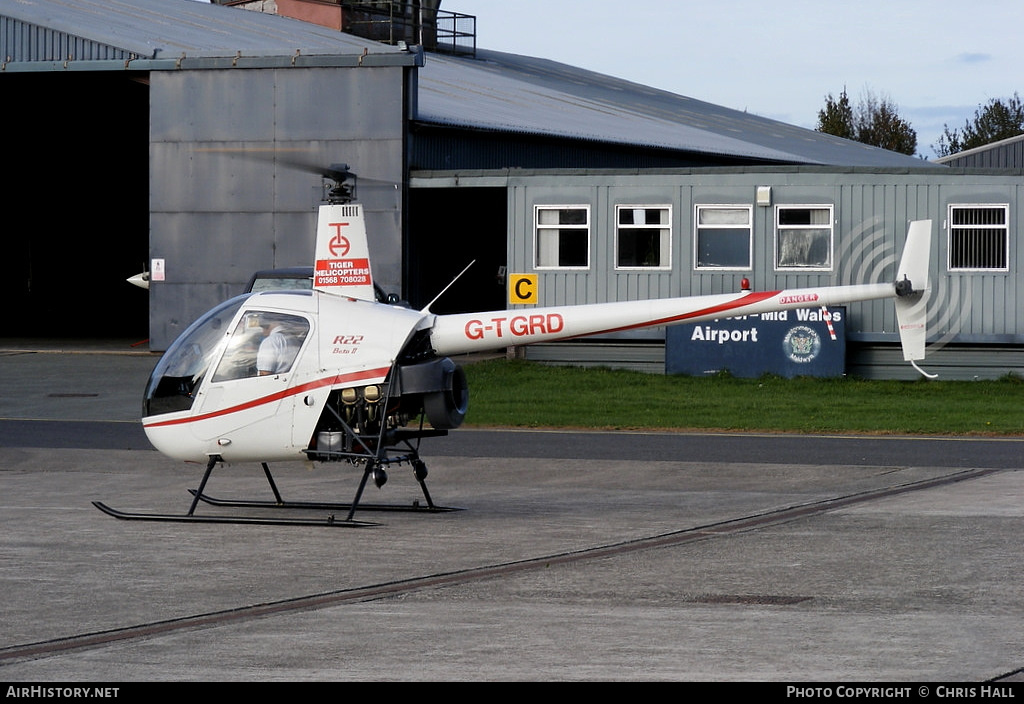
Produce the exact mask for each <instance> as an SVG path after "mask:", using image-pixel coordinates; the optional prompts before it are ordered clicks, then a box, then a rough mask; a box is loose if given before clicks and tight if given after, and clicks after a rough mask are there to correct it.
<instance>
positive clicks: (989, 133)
mask: <svg viewBox="0 0 1024 704" xmlns="http://www.w3.org/2000/svg"><path fill="white" fill-rule="evenodd" d="M1019 134H1024V103H1022V102H1021V99H1020V96H1018V95H1017V94H1016V93H1014V94H1013V97H1012V98H1009V99H1007V100H1005V101H1003V100H1001V99H999V98H993V99H992V100H989V101H988V103H987V104H986V105H979V106H978V109H977V110H975V111H974V122H973V123H971V122H969V121H965V122H964V127H963V130H951V129H949V126H948V125H943V134H942V136H941V137H939V143H938V144H935V145H932V149H934V150H935V153H936V154H938V155H939V156H940V157H941V156H949V155H950V154H956V153H957V152H962V151H965V150H967V149H974V148H975V147H983V146H985V145H986V144H992V143H993V142H998V141H999V140H1001V139H1008V138H1010V137H1016V136H1017V135H1019Z"/></svg>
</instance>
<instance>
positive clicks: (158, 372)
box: [142, 294, 250, 416]
mask: <svg viewBox="0 0 1024 704" xmlns="http://www.w3.org/2000/svg"><path fill="white" fill-rule="evenodd" d="M249 295H250V294H246V295H244V296H238V297H237V298H232V299H231V300H229V301H226V302H224V303H222V304H221V305H219V306H217V307H216V308H214V309H213V310H211V311H210V312H209V313H207V314H206V315H204V316H203V317H202V318H200V319H199V320H197V321H196V322H194V323H192V325H190V326H189V327H188V329H187V330H185V332H183V333H182V334H181V336H180V337H179V338H178V339H177V340H175V341H174V343H173V344H172V345H171V346H170V347H169V348H168V349H167V351H166V352H164V356H163V357H161V358H160V361H159V362H158V363H157V365H156V368H155V369H153V373H152V374H151V375H150V377H149V384H148V385H147V386H146V397H145V400H144V401H143V409H142V412H143V415H144V416H154V415H159V414H161V413H173V412H175V411H184V410H187V409H189V408H191V407H192V402H193V401H194V400H195V394H194V392H195V390H196V388H198V386H199V383H200V382H201V381H202V379H203V375H205V374H206V372H207V370H208V369H209V367H210V364H211V363H212V362H213V360H214V359H215V358H216V357H217V354H218V353H219V351H220V346H221V345H222V344H223V343H224V341H225V340H226V339H227V334H228V333H229V332H230V331H231V327H230V326H231V320H232V319H233V318H234V317H235V314H237V313H238V309H239V308H241V307H242V304H243V303H245V301H246V299H247V298H249Z"/></svg>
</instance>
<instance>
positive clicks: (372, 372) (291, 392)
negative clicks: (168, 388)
mask: <svg viewBox="0 0 1024 704" xmlns="http://www.w3.org/2000/svg"><path fill="white" fill-rule="evenodd" d="M390 369H391V368H390V367H381V368H380V369H368V370H366V371H362V372H351V373H349V374H338V375H337V376H331V377H327V378H325V379H318V380H317V381H311V382H309V383H307V384H302V385H300V386H296V387H294V388H291V389H285V390H284V391H278V392H277V393H275V394H270V395H269V396H262V397H260V398H257V399H253V400H252V401H246V402H245V403H240V404H238V405H237V406H230V407H228V408H222V409H221V410H219V411H213V412H211V413H204V414H202V415H198V416H189V417H187V418H175V419H174V420H163V421H157V422H155V423H144V424H143V427H146V428H160V427H163V426H167V425H181V424H183V423H195V422H198V421H203V420H209V419H211V418H219V417H221V416H226V415H230V414H232V413H239V412H241V411H247V410H249V409H250V408H256V407H257V406H262V405H264V404H267V403H274V402H275V401H280V400H281V399H283V398H288V397H289V396H295V395H296V394H301V393H304V392H306V391H312V390H314V389H320V388H323V387H325V386H334V385H336V384H347V383H351V382H355V381H366V380H368V379H376V378H378V377H382V376H387V373H388V372H389V371H390Z"/></svg>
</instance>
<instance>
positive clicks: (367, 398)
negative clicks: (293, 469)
mask: <svg viewBox="0 0 1024 704" xmlns="http://www.w3.org/2000/svg"><path fill="white" fill-rule="evenodd" d="M468 405H469V387H468V385H467V383H466V374H465V372H464V371H463V370H462V368H461V367H460V366H458V365H457V364H455V362H453V361H452V360H450V359H448V358H447V357H443V358H439V359H433V360H430V361H428V362H420V363H417V364H407V365H399V366H396V367H395V370H394V372H393V373H392V375H390V376H389V378H388V379H387V380H386V381H384V382H383V383H380V384H369V385H366V386H357V387H346V388H342V389H337V390H335V391H333V392H332V393H331V396H330V398H329V399H328V401H327V405H326V407H325V409H324V412H323V415H322V416H321V419H320V423H318V425H317V432H316V434H315V443H314V444H315V447H314V448H312V451H311V452H310V453H309V454H310V457H311V458H312V459H316V460H320V461H330V460H338V459H352V458H353V457H352V456H353V455H359V454H362V453H364V452H366V451H368V450H372V449H373V448H374V447H376V445H377V443H378V441H383V442H384V443H385V444H389V445H390V444H393V443H394V441H395V439H396V436H397V433H398V431H399V430H400V429H401V428H403V427H405V426H406V425H408V424H409V423H411V422H412V421H414V420H415V419H417V418H418V417H420V416H421V415H422V416H423V417H424V418H425V420H426V421H427V422H428V423H430V426H431V427H432V428H433V429H434V430H436V431H448V430H453V429H455V428H458V427H459V426H460V425H461V424H462V421H463V420H464V419H465V417H466V410H467V407H468Z"/></svg>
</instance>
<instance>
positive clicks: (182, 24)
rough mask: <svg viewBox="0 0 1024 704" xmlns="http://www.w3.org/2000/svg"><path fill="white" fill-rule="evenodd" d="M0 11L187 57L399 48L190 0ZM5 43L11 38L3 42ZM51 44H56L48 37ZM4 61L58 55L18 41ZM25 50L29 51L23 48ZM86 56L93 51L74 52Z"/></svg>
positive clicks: (146, 51) (152, 52)
mask: <svg viewBox="0 0 1024 704" xmlns="http://www.w3.org/2000/svg"><path fill="white" fill-rule="evenodd" d="M0 16H4V17H8V18H11V19H13V20H17V21H18V22H21V23H25V24H29V25H35V26H36V27H38V28H45V29H46V30H51V31H56V32H61V33H64V34H67V35H69V36H72V37H80V38H85V39H87V40H89V41H91V42H94V43H96V44H101V45H105V46H107V47H113V48H116V49H119V50H121V51H123V52H126V53H129V54H136V55H137V56H140V57H143V58H150V59H161V58H178V57H180V56H181V55H182V54H185V55H186V56H189V57H235V56H237V55H238V54H239V52H241V53H242V54H243V55H245V56H292V55H294V54H295V53H296V51H299V52H301V53H302V54H303V55H310V54H313V55H316V54H329V55H356V56H358V55H361V54H362V53H363V51H364V50H366V51H369V52H371V53H374V54H401V53H402V52H401V51H400V50H399V49H397V48H396V47H392V46H388V45H386V44H381V43H379V42H375V41H372V40H369V39H361V38H359V37H354V36H352V35H350V34H342V33H341V32H338V31H334V30H331V29H328V28H326V27H320V26H318V25H314V24H310V23H308V22H300V21H298V20H292V19H288V18H286V17H279V16H277V15H270V14H264V13H260V12H252V11H247V10H240V9H237V8H231V7H225V6H223V5H213V4H208V3H204V2H195V1H194V0H0ZM8 44H13V43H12V42H8ZM51 44H54V43H52V42H51ZM18 46H20V47H21V48H20V50H19V51H20V52H22V54H23V55H21V56H17V55H12V54H11V48H10V47H5V51H6V52H7V56H5V57H0V58H4V59H6V60H7V61H58V60H59V61H63V60H65V59H66V58H67V57H66V56H62V55H59V54H55V55H53V56H46V55H44V54H41V53H40V51H39V50H40V49H42V50H43V51H46V45H45V44H41V43H40V42H36V43H35V46H29V44H27V43H21V42H19V43H18ZM26 52H31V53H26ZM75 58H77V59H81V58H91V57H75Z"/></svg>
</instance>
